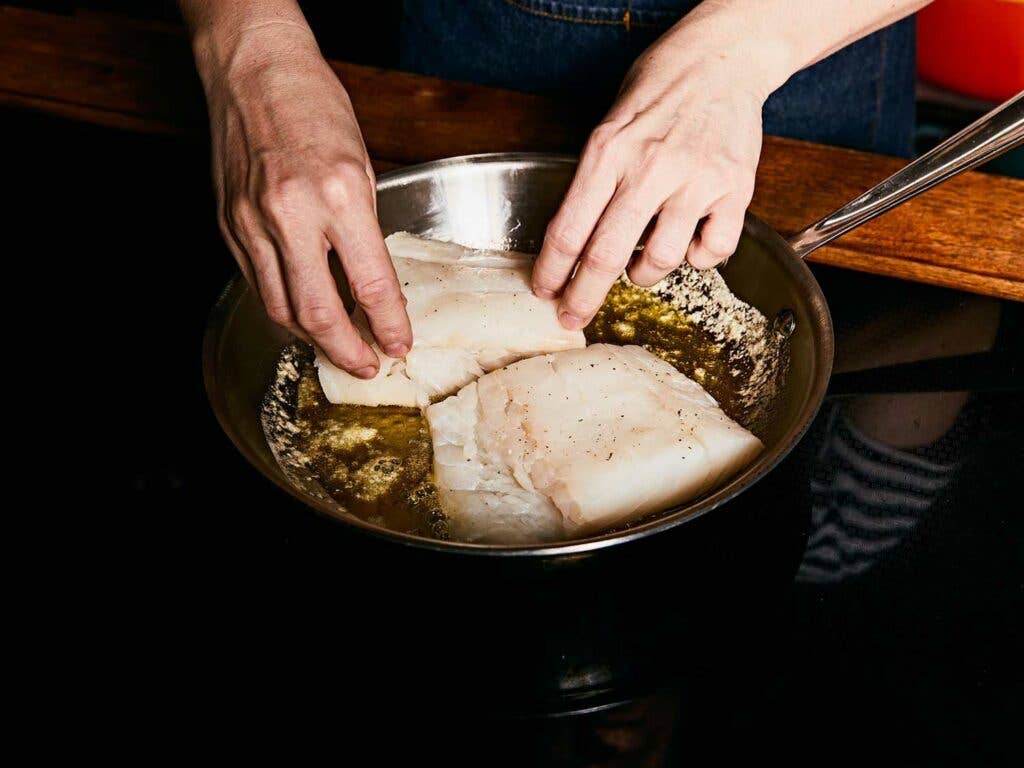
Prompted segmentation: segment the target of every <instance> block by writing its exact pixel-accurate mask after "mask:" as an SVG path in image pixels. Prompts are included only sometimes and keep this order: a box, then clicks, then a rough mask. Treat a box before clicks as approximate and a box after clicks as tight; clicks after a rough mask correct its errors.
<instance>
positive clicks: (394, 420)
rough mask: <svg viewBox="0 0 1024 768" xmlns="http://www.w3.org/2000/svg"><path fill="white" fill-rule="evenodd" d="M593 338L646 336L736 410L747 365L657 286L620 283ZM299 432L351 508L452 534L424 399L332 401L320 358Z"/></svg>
mask: <svg viewBox="0 0 1024 768" xmlns="http://www.w3.org/2000/svg"><path fill="white" fill-rule="evenodd" d="M585 335H586V338H587V342H588V343H595V342H608V343H612V344H640V345H641V346H643V347H644V348H645V349H647V350H648V351H650V352H651V353H653V354H655V355H657V356H658V357H660V358H662V359H663V360H665V361H667V362H668V363H670V364H671V365H673V366H675V367H676V368H677V369H678V370H679V371H681V372H682V373H684V374H685V375H687V376H689V377H690V378H692V379H694V380H695V381H696V382H697V383H699V384H700V385H701V386H702V387H704V389H706V390H707V391H708V392H709V393H710V394H711V396H712V397H714V398H715V399H716V400H718V402H719V404H720V405H721V406H722V409H723V410H724V411H725V412H726V413H727V414H728V415H729V416H731V417H732V418H734V419H738V420H739V419H741V417H742V414H741V413H739V412H738V409H739V405H738V403H739V398H738V390H739V384H740V382H741V381H742V377H743V376H744V375H745V373H744V371H743V370H741V369H734V370H730V367H729V365H728V363H727V357H726V355H724V354H722V345H721V344H719V343H716V342H715V341H714V340H713V339H712V338H711V336H710V335H709V334H707V333H706V332H705V331H703V330H702V329H701V328H700V327H699V326H696V325H695V324H694V323H692V322H690V321H689V320H688V319H687V318H686V316H685V315H683V314H682V313H680V312H677V311H676V310H674V309H673V308H672V307H671V306H669V305H668V304H667V303H666V302H664V301H662V300H660V299H658V298H657V297H655V296H652V295H651V294H650V293H647V292H645V291H642V290H639V289H637V288H634V287H632V286H628V285H625V284H622V283H617V284H615V286H613V288H612V290H611V292H610V293H609V294H608V299H607V300H606V301H605V303H604V306H603V307H602V308H601V310H600V311H599V312H598V314H597V317H596V318H595V319H594V321H593V322H592V323H591V324H590V326H589V327H588V328H587V329H586V331H585ZM296 426H297V427H298V432H297V434H296V435H295V436H294V439H295V442H296V447H297V448H298V449H299V450H300V451H301V452H302V453H303V454H305V456H306V457H307V458H308V460H309V467H310V469H311V470H312V472H313V475H314V476H315V477H316V478H317V480H318V481H319V482H320V484H321V486H322V487H323V488H324V490H325V491H326V492H327V493H329V494H330V495H331V496H332V497H333V498H334V499H335V500H336V501H337V502H338V503H339V504H340V505H341V506H342V507H344V508H345V509H346V510H348V511H349V512H351V513H353V514H355V515H357V516H359V517H361V518H363V519H365V520H367V521H369V522H371V523H374V524H376V525H380V526H382V527H386V528H389V529H391V530H396V531H403V532H406V533H414V534H419V535H423V536H432V537H435V538H448V528H447V520H446V518H445V516H444V513H443V512H442V511H441V508H440V505H439V503H438V498H437V490H436V488H435V486H434V483H433V480H432V477H431V466H432V461H433V452H432V450H431V443H430V430H429V429H428V428H427V422H426V419H425V418H423V416H422V415H421V414H420V412H419V410H418V409H416V408H402V407H398V406H380V407H368V406H362V405H332V404H331V403H329V402H328V401H327V399H326V398H325V397H324V394H323V390H321V388H320V382H319V380H318V379H317V375H316V370H315V369H314V367H313V364H312V361H311V360H308V359H307V360H305V361H304V362H303V364H302V367H301V373H300V379H299V388H298V403H297V408H296Z"/></svg>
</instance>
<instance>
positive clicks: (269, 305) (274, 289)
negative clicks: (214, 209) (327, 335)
mask: <svg viewBox="0 0 1024 768" xmlns="http://www.w3.org/2000/svg"><path fill="white" fill-rule="evenodd" d="M226 219H227V226H226V232H225V238H229V242H228V245H229V247H230V248H232V250H233V251H237V254H236V256H235V259H236V261H239V263H240V264H241V261H244V262H245V266H244V267H243V269H242V274H243V275H245V279H246V280H247V281H248V283H249V285H251V286H252V288H253V290H255V291H256V293H257V294H258V295H259V297H260V301H262V302H263V308H264V309H265V310H266V312H267V316H268V317H269V318H270V319H271V320H272V321H273V322H275V323H276V324H277V325H279V326H281V327H282V328H286V329H287V330H288V331H290V332H291V333H292V334H294V335H295V336H298V337H299V338H300V339H303V340H304V341H309V337H308V336H307V335H306V334H305V333H304V332H303V330H302V328H300V327H299V324H298V322H297V321H296V319H295V313H294V312H293V311H292V307H291V302H290V300H289V298H288V292H287V290H286V288H285V283H284V275H283V274H282V272H281V265H280V257H279V254H278V252H277V248H276V247H275V246H274V244H273V242H272V241H271V240H270V237H269V235H267V234H266V232H264V231H263V229H262V227H260V225H259V224H258V223H257V217H256V215H255V213H254V212H253V210H252V208H251V207H249V206H248V205H247V204H246V203H245V202H243V201H239V202H236V203H235V204H233V205H232V206H230V208H229V209H227V211H226Z"/></svg>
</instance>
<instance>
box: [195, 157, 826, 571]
mask: <svg viewBox="0 0 1024 768" xmlns="http://www.w3.org/2000/svg"><path fill="white" fill-rule="evenodd" d="M573 170H574V164H573V162H572V161H571V160H569V159H566V158H553V157H549V156H531V155H497V156H494V155H492V156H479V157H471V158H459V159H454V160H449V161H440V162H439V163H432V164H428V165H426V166H419V167H416V168H412V169H407V170H405V171H399V172H395V173H393V174H389V175H387V176H384V177H382V178H381V180H380V182H379V184H378V211H379V217H380V222H381V226H382V229H383V231H384V234H385V235H387V234H390V233H392V232H396V231H403V230H404V231H409V232H412V233H414V234H419V235H423V236H427V237H432V238H437V239H442V240H453V241H456V242H459V243H461V244H463V245H467V246H471V247H481V248H512V249H515V250H522V251H527V252H536V251H537V250H538V249H539V245H540V243H541V241H542V238H543V232H544V227H545V226H546V224H547V221H548V220H549V219H550V217H551V215H552V214H553V213H554V211H555V210H556V209H557V206H558V204H559V203H560V201H561V199H562V195H563V193H564V190H565V189H566V187H567V186H568V184H569V181H570V180H571V177H572V173H573ZM722 275H723V277H724V278H725V280H726V283H727V284H728V286H729V288H730V289H731V290H732V292H733V293H735V294H736V296H738V297H739V298H740V299H742V300H743V301H745V302H747V303H749V304H751V305H752V306H754V307H756V308H757V309H759V310H760V311H761V312H762V313H763V314H764V315H765V317H767V318H768V319H769V321H772V320H774V319H775V318H785V317H789V316H791V317H792V321H793V323H794V328H795V329H794V330H793V332H792V333H791V334H789V338H788V345H789V350H788V351H789V354H788V357H789V370H788V375H787V376H786V381H785V385H784V386H782V387H781V388H780V389H779V390H778V392H777V393H775V394H773V396H771V397H770V398H765V399H763V400H762V401H761V403H760V405H761V406H763V407H762V409H761V410H762V413H761V415H760V416H759V417H757V418H756V423H750V421H749V420H747V424H748V426H750V427H751V428H752V429H753V431H755V432H756V433H757V434H758V436H759V437H761V438H762V440H763V441H764V443H765V445H766V450H765V451H764V452H763V453H762V454H761V456H760V457H759V458H758V459H757V460H756V461H755V462H754V463H753V464H752V465H751V466H749V467H748V468H747V469H746V470H744V471H743V472H741V473H740V474H739V475H738V476H736V477H734V478H733V479H732V480H731V481H730V482H729V483H727V484H726V485H725V486H723V487H722V488H719V489H718V490H716V491H714V492H713V493H711V494H710V495H708V496H706V497H704V498H702V499H699V500H697V501H695V502H692V503H690V504H688V505H686V506H685V507H683V508H681V509H677V510H672V511H669V512H667V513H664V514H662V515H661V516H659V517H658V519H656V520H654V521H651V522H648V523H645V524H642V525H639V526H637V527H635V528H632V529H629V530H627V531H624V532H619V533H612V534H605V535H603V536H600V537H595V538H594V539H593V540H592V541H593V542H594V544H595V546H598V545H600V544H601V543H606V542H607V541H609V540H616V539H617V538H619V539H621V538H629V537H631V536H632V535H636V534H638V533H641V532H643V531H647V530H652V529H657V528H659V527H663V526H667V525H671V524H674V523H677V522H680V521H682V520H684V519H689V518H691V517H694V516H696V515H697V514H699V513H700V512H703V511H706V510H707V509H711V508H713V507H714V506H717V505H718V504H719V503H721V502H722V501H724V500H726V499H727V498H729V497H731V496H732V495H734V494H735V493H738V492H739V491H741V490H742V489H743V488H744V487H746V486H747V485H749V484H750V483H751V482H754V481H755V480H756V479H757V478H759V477H760V476H762V475H763V474H764V473H765V472H767V471H768V470H769V469H770V468H771V467H772V466H774V464H775V463H777V462H778V460H779V459H780V458H781V457H782V456H783V455H784V454H785V452H786V451H788V449H789V447H791V445H792V444H793V442H794V441H795V440H796V439H797V438H798V437H799V435H800V434H802V431H803V429H804V428H806V426H807V423H808V422H809V420H810V418H811V417H812V416H813V413H814V412H815V410H816V409H817V406H818V404H819V403H820V400H821V397H822V396H823V393H824V383H825V381H826V380H827V375H828V371H829V370H830V367H831V328H830V325H829V322H828V314H827V308H826V307H825V304H824V300H823V299H822V297H821V294H820V291H819V289H818V287H817V284H816V283H815V282H814V280H813V277H811V275H810V273H809V271H808V270H807V268H806V266H805V265H804V264H803V263H802V262H800V261H799V259H797V258H796V257H795V256H794V255H793V254H792V252H791V251H790V250H789V249H788V247H787V246H786V244H785V242H784V241H782V239H781V238H779V237H778V236H777V235H776V234H775V233H774V232H772V231H771V230H770V229H769V228H767V227H766V226H765V225H763V224H761V223H760V222H759V221H757V220H756V219H753V218H749V219H748V222H747V224H746V227H745V231H744V235H743V237H742V239H741V242H740V245H739V248H738V250H737V252H736V254H735V255H734V256H733V257H732V258H731V259H730V260H729V262H728V264H727V265H726V266H725V267H724V268H723V269H722ZM289 341H290V340H289V338H288V336H287V334H286V333H284V332H283V331H281V330H279V329H278V328H276V326H274V325H273V324H272V323H270V322H269V320H267V318H266V316H265V314H264V313H263V311H262V309H261V307H260V305H259V303H258V302H257V301H256V300H255V298H254V296H253V295H252V294H251V293H250V292H248V291H247V290H245V289H244V287H243V286H242V285H240V284H237V283H236V284H233V285H232V286H229V289H228V290H227V291H226V292H225V295H224V296H223V297H222V299H221V301H220V303H219V304H218V306H217V308H216V309H215V311H214V315H213V317H212V319H211V326H210V330H209V332H208V336H207V344H206V350H205V361H204V364H205V369H206V371H205V372H206V378H207V388H208V391H209V393H210V397H211V402H212V404H213V406H214V410H215V411H216V412H217V414H218V417H219V418H220V420H221V423H222V425H223V426H224V427H225V430H226V431H227V432H228V434H229V435H230V436H231V437H232V439H233V440H234V441H235V443H236V444H237V445H238V446H239V448H240V449H241V450H242V451H243V453H244V454H245V455H246V456H247V457H248V458H249V459H250V461H251V462H252V463H253V464H254V465H255V466H256V467H257V468H258V469H260V471H261V472H263V474H264V475H266V476H268V477H269V478H270V479H272V480H273V481H274V482H276V483H277V484H278V485H280V486H282V487H285V488H287V489H288V490H289V491H290V492H292V493H293V494H295V495H297V496H299V497H300V498H301V499H303V500H304V501H306V502H307V503H308V504H310V505H311V506H314V507H316V508H317V509H319V510H321V511H324V512H327V513H328V514H331V515H332V516H334V517H337V518H339V519H341V520H343V521H345V522H348V523H351V524H354V525H357V526H360V527H371V528H373V526H370V524H369V523H366V522H365V521H362V520H360V519H358V518H356V517H355V516H353V515H351V514H348V513H346V512H345V511H344V510H342V509H341V508H340V507H339V506H338V505H337V504H336V503H334V502H333V501H332V500H331V499H330V497H329V496H328V495H327V494H326V493H325V492H324V491H323V489H322V488H321V487H320V486H319V484H318V483H317V481H316V479H315V478H314V477H312V476H311V475H310V474H309V473H305V474H304V473H303V472H301V471H289V472H288V473H287V475H286V473H285V472H284V471H283V470H282V468H281V466H280V465H279V463H278V462H277V461H276V460H275V457H274V455H273V453H272V452H271V450H270V448H269V447H268V444H267V440H266V438H265V437H264V434H263V428H262V425H261V421H260V411H261V406H262V405H263V400H264V394H265V393H266V391H267V389H268V387H269V386H270V384H271V382H272V381H274V379H275V372H276V368H277V363H278V358H279V356H280V353H281V351H282V349H283V348H284V347H285V346H286V345H287V344H288V343H289ZM823 372H824V373H823ZM289 396H290V395H289ZM740 420H741V421H742V420H743V419H740ZM294 469H295V467H293V468H292V470H294ZM374 530H375V532H378V533H383V534H384V535H389V536H396V537H399V538H405V539H407V540H415V537H410V536H406V535H404V534H399V533H394V532H388V531H383V530H382V529H376V528H374ZM432 545H433V546H445V547H455V546H459V547H463V548H465V547H469V548H477V549H499V550H500V549H506V550H512V549H516V548H511V547H501V546H494V545H453V544H444V543H437V542H432ZM567 546H569V545H566V544H561V545H547V546H544V547H536V548H534V550H533V551H551V550H555V549H559V548H566V547H567ZM520 549H521V548H520Z"/></svg>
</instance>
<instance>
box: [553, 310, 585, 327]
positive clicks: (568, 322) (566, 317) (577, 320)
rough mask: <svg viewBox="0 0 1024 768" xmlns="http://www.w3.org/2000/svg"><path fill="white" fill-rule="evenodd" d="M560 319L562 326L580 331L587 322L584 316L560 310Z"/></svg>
mask: <svg viewBox="0 0 1024 768" xmlns="http://www.w3.org/2000/svg"><path fill="white" fill-rule="evenodd" d="M558 319H559V321H560V322H561V323H562V327H563V328H568V329H569V330H570V331H578V330H579V329H580V328H582V327H583V326H585V325H586V324H587V321H586V320H584V319H583V318H582V317H576V315H573V314H571V313H569V312H560V313H559V314H558Z"/></svg>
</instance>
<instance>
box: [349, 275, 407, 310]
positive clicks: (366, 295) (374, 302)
mask: <svg viewBox="0 0 1024 768" xmlns="http://www.w3.org/2000/svg"><path fill="white" fill-rule="evenodd" d="M351 287H352V296H353V298H355V300H356V301H357V302H359V304H360V306H362V307H365V308H367V309H375V308H377V307H381V306H385V305H386V304H388V303H389V302H391V301H392V300H394V303H396V304H397V303H398V298H397V297H396V296H395V294H396V293H398V285H397V283H396V282H395V281H394V280H392V279H390V278H389V277H384V276H382V277H376V278H373V279H371V280H361V281H355V282H353V283H352V284H351Z"/></svg>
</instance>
